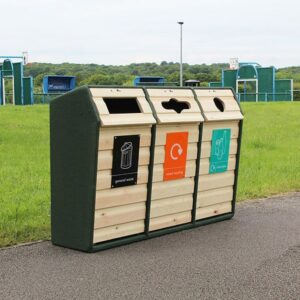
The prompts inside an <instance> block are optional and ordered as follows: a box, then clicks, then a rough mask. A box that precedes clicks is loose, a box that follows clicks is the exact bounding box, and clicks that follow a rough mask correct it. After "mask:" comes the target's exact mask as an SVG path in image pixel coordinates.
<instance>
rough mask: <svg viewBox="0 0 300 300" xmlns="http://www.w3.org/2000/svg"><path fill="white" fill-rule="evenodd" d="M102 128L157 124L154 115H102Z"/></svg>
mask: <svg viewBox="0 0 300 300" xmlns="http://www.w3.org/2000/svg"><path fill="white" fill-rule="evenodd" d="M100 120H101V126H103V127H105V126H123V125H142V124H155V122H156V121H155V119H154V117H153V115H152V114H150V113H149V114H143V113H133V114H109V115H101V114H100Z"/></svg>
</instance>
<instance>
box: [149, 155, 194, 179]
mask: <svg viewBox="0 0 300 300" xmlns="http://www.w3.org/2000/svg"><path fill="white" fill-rule="evenodd" d="M195 175H196V161H195V160H189V161H187V162H186V170H185V178H188V177H194V176H195ZM163 177H164V165H163V164H157V165H154V168H153V179H152V181H153V182H158V181H163Z"/></svg>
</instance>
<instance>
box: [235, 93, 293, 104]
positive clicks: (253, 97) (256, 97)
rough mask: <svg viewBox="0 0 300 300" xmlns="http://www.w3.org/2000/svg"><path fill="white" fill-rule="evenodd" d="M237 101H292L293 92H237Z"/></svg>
mask: <svg viewBox="0 0 300 300" xmlns="http://www.w3.org/2000/svg"><path fill="white" fill-rule="evenodd" d="M237 98H238V100H239V102H274V101H294V96H293V93H291V92H283V93H237Z"/></svg>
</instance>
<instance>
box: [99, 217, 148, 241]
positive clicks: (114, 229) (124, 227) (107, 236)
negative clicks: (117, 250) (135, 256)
mask: <svg viewBox="0 0 300 300" xmlns="http://www.w3.org/2000/svg"><path fill="white" fill-rule="evenodd" d="M144 229H145V222H144V220H142V221H134V222H130V223H125V224H121V225H114V226H110V227H105V228H100V229H95V230H94V243H100V242H103V241H107V240H112V239H116V238H120V237H123V236H129V235H133V234H137V233H141V232H144Z"/></svg>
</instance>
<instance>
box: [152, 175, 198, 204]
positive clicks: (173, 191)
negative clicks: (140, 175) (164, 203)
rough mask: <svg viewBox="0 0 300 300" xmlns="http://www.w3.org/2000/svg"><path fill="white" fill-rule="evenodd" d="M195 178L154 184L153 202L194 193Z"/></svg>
mask: <svg viewBox="0 0 300 300" xmlns="http://www.w3.org/2000/svg"><path fill="white" fill-rule="evenodd" d="M193 190H194V178H183V179H177V180H170V181H162V182H154V183H153V184H152V200H156V199H162V198H169V197H175V196H180V195H187V194H191V193H193Z"/></svg>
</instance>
